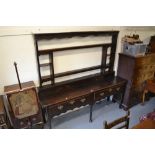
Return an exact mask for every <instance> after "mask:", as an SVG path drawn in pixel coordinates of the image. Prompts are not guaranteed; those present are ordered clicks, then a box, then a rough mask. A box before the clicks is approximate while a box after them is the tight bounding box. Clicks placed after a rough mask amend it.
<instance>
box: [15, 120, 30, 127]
mask: <svg viewBox="0 0 155 155" xmlns="http://www.w3.org/2000/svg"><path fill="white" fill-rule="evenodd" d="M13 124H14V125H13V126H14V128H16V129H21V128H27V127H28V126H30V125H31V123H30V122H29V120H28V119H20V120H19V119H15V120H14V121H13Z"/></svg>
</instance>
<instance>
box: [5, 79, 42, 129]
mask: <svg viewBox="0 0 155 155" xmlns="http://www.w3.org/2000/svg"><path fill="white" fill-rule="evenodd" d="M20 87H21V88H22V89H21V88H20ZM4 92H5V94H6V97H7V100H8V106H7V109H8V112H9V115H10V118H11V125H12V127H13V128H15V129H20V128H38V127H39V128H40V127H41V128H42V127H43V123H44V122H43V117H42V110H41V106H40V103H39V100H38V95H37V92H36V87H35V84H34V82H33V81H30V82H25V83H21V84H20V85H19V84H15V85H10V86H5V87H4Z"/></svg>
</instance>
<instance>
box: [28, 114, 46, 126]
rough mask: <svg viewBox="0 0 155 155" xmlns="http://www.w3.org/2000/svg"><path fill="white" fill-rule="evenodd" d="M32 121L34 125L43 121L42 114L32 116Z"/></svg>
mask: <svg viewBox="0 0 155 155" xmlns="http://www.w3.org/2000/svg"><path fill="white" fill-rule="evenodd" d="M30 121H31V124H32V125H35V124H38V123H43V119H42V116H41V114H37V115H34V116H31V118H30Z"/></svg>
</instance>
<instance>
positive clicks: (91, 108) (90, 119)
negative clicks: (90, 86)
mask: <svg viewBox="0 0 155 155" xmlns="http://www.w3.org/2000/svg"><path fill="white" fill-rule="evenodd" d="M92 113H93V105H90V117H89V122H92V121H93V120H92Z"/></svg>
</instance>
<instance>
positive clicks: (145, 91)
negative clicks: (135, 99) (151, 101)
mask: <svg viewBox="0 0 155 155" xmlns="http://www.w3.org/2000/svg"><path fill="white" fill-rule="evenodd" d="M146 93H147V90H144V92H143V96H142V105H144V102H145V95H146Z"/></svg>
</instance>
